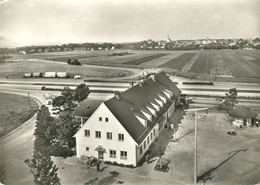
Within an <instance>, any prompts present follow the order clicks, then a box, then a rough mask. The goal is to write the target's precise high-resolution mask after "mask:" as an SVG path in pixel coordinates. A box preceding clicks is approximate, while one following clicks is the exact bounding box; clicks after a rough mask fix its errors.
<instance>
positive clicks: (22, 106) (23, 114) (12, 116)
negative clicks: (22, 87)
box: [0, 93, 38, 137]
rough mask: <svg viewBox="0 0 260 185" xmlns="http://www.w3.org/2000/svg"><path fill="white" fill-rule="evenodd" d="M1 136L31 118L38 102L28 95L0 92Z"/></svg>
mask: <svg viewBox="0 0 260 185" xmlns="http://www.w3.org/2000/svg"><path fill="white" fill-rule="evenodd" d="M0 102H1V104H0V137H1V136H3V135H5V134H7V133H9V132H10V131H11V130H13V129H15V128H17V127H18V126H20V125H21V124H22V123H24V122H25V121H27V120H28V119H30V118H31V117H32V116H33V115H34V114H35V113H36V111H37V109H38V104H37V103H36V102H35V101H34V100H33V99H30V104H31V107H32V108H31V109H30V108H29V103H28V97H25V96H19V95H11V94H6V93H0Z"/></svg>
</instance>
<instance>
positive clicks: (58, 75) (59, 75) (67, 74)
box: [56, 72, 69, 78]
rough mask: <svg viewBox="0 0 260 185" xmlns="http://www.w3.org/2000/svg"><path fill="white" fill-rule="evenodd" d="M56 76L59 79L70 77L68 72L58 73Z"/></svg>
mask: <svg viewBox="0 0 260 185" xmlns="http://www.w3.org/2000/svg"><path fill="white" fill-rule="evenodd" d="M56 76H57V77H58V78H68V77H69V73H68V72H57V74H56Z"/></svg>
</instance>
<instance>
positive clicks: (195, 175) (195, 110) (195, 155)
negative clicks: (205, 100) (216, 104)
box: [184, 108, 208, 184]
mask: <svg viewBox="0 0 260 185" xmlns="http://www.w3.org/2000/svg"><path fill="white" fill-rule="evenodd" d="M201 110H206V113H208V108H199V109H198V108H197V109H186V110H184V111H185V112H195V143H194V145H195V146H194V184H197V133H198V131H197V118H198V111H201Z"/></svg>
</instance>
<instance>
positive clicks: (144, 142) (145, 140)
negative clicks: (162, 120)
mask: <svg viewBox="0 0 260 185" xmlns="http://www.w3.org/2000/svg"><path fill="white" fill-rule="evenodd" d="M145 148H146V140H144V149H145Z"/></svg>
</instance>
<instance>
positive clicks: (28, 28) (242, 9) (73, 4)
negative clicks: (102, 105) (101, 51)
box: [0, 0, 260, 44]
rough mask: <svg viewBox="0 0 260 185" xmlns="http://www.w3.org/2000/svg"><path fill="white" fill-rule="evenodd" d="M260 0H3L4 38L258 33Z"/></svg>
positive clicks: (137, 37)
mask: <svg viewBox="0 0 260 185" xmlns="http://www.w3.org/2000/svg"><path fill="white" fill-rule="evenodd" d="M259 7H260V0H160V1H159V0H0V40H2V41H11V42H15V43H21V44H32V43H40V42H41V43H77V42H79V43H83V42H132V41H141V40H146V39H153V40H167V34H169V35H170V37H171V40H180V39H201V38H207V37H209V38H215V39H218V38H255V37H259V36H260V20H259V19H260V8H259Z"/></svg>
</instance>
